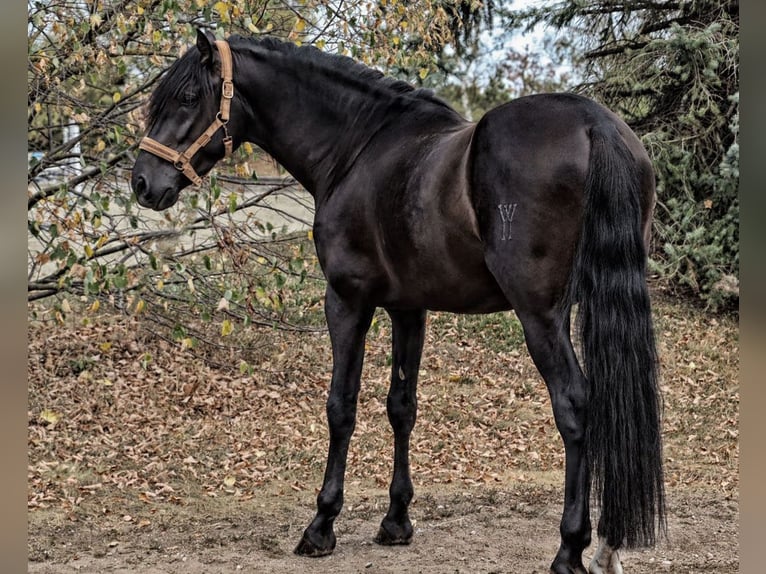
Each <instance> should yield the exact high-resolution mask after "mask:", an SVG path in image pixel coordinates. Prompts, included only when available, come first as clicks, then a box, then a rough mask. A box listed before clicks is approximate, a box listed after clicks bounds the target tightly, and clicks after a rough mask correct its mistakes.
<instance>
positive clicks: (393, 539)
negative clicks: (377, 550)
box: [374, 521, 412, 546]
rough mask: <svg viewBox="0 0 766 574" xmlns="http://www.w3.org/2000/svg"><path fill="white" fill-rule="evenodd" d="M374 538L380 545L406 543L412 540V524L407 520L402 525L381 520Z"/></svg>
mask: <svg viewBox="0 0 766 574" xmlns="http://www.w3.org/2000/svg"><path fill="white" fill-rule="evenodd" d="M374 540H375V543H376V544H380V545H381V546H399V545H407V544H409V543H410V542H412V525H411V524H410V523H409V521H408V522H407V524H406V525H404V526H398V525H396V524H393V523H390V524H386V522H385V521H383V523H382V524H381V525H380V528H379V529H378V534H377V536H375V539H374Z"/></svg>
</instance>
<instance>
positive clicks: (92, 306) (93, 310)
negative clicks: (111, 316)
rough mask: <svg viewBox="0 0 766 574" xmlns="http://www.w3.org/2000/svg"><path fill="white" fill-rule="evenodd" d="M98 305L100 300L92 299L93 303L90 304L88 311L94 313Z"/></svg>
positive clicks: (99, 305)
mask: <svg viewBox="0 0 766 574" xmlns="http://www.w3.org/2000/svg"><path fill="white" fill-rule="evenodd" d="M99 307H101V302H100V301H99V300H98V299H96V300H95V301H93V304H92V305H91V306H90V312H91V313H95V312H96V311H98V308H99Z"/></svg>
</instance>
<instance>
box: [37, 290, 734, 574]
mask: <svg viewBox="0 0 766 574" xmlns="http://www.w3.org/2000/svg"><path fill="white" fill-rule="evenodd" d="M656 314H657V319H656V324H657V330H658V336H659V338H660V341H659V345H660V353H661V356H662V358H663V394H664V401H665V416H664V429H665V431H664V432H665V455H666V479H667V493H668V538H667V540H665V541H663V542H662V543H661V544H660V545H658V547H656V548H654V549H648V550H640V551H623V552H621V557H622V561H623V566H624V568H625V572H626V573H652V572H674V573H690V574H691V573H699V572H717V573H734V572H738V571H739V546H738V524H739V512H738V498H739V497H738V446H737V422H738V401H739V394H738V385H737V373H738V343H737V337H738V326H737V322H736V319H734V318H727V317H711V316H709V315H707V314H706V313H704V312H702V311H700V310H696V309H693V308H691V307H689V306H687V305H684V304H680V303H677V302H674V301H669V300H664V301H663V300H661V301H660V303H659V304H658V305H657V306H656ZM467 321H468V322H467ZM470 321H473V322H470ZM470 321H469V320H464V319H456V318H452V317H450V318H447V317H438V316H437V317H434V318H432V319H431V320H430V322H429V331H428V338H427V344H426V354H425V355H424V359H423V372H422V373H421V384H420V387H421V391H420V414H419V420H418V425H417V426H416V431H415V435H413V448H412V451H413V452H412V458H413V480H414V483H415V489H416V495H415V499H414V501H413V503H412V506H411V517H412V519H413V523H414V525H415V538H414V540H413V542H412V544H411V545H409V546H400V547H381V546H378V545H376V544H374V543H373V542H372V539H373V536H374V535H375V533H376V532H377V528H378V525H379V523H380V520H381V519H382V517H383V514H384V513H385V509H386V504H387V481H388V476H389V473H390V451H391V442H390V439H391V437H390V431H389V430H388V428H387V422H386V420H385V389H386V385H387V377H388V371H387V369H388V367H387V353H388V352H389V344H390V343H389V336H390V333H389V332H388V331H387V326H386V324H385V321H383V320H381V324H380V325H379V327H378V328H376V329H375V330H374V331H373V332H371V334H370V337H369V338H368V349H367V357H368V358H367V362H366V364H365V373H364V375H363V377H364V380H365V385H364V387H363V393H362V395H361V396H360V407H359V423H358V426H357V431H356V433H355V435H354V440H353V442H352V450H351V452H350V455H349V457H350V458H349V474H348V476H347V486H346V497H345V506H344V509H343V511H342V513H341V515H340V517H339V518H338V520H337V522H336V534H337V535H338V545H337V548H336V550H335V553H334V554H333V555H331V556H329V557H324V558H320V559H307V558H301V557H297V556H295V555H293V554H292V549H293V547H294V546H295V544H296V543H297V541H298V540H299V538H300V535H301V532H302V530H303V528H305V526H306V525H307V524H308V522H309V521H310V520H311V517H312V516H313V512H314V498H315V494H316V488H317V487H318V486H319V484H320V481H321V476H322V470H323V463H324V454H325V451H326V436H325V434H326V431H325V427H324V408H323V404H324V399H325V397H326V394H325V393H326V383H327V375H328V373H327V372H325V371H324V370H323V369H322V368H319V366H322V365H324V366H326V365H327V364H328V362H327V361H328V358H329V348H328V344H327V343H328V341H327V337H326V334H324V333H303V334H284V333H275V332H272V333H271V334H269V335H268V337H269V341H268V344H264V345H263V346H262V348H263V356H262V357H261V360H260V362H259V365H260V370H258V371H256V372H254V373H248V374H240V373H238V372H234V373H232V372H231V371H226V370H221V369H220V368H218V367H211V366H210V365H209V364H208V363H206V362H204V361H202V362H195V361H193V360H191V359H189V358H188V357H187V358H185V359H184V357H186V355H184V354H183V352H182V351H180V350H179V348H178V347H177V346H173V345H172V344H170V343H167V342H162V341H158V340H156V338H152V337H151V336H150V335H148V334H147V333H146V331H145V329H144V327H142V325H141V323H140V321H137V320H136V319H134V318H127V319H126V318H119V317H118V318H115V317H103V316H101V317H98V318H96V317H93V318H92V320H90V321H81V322H73V323H71V324H68V325H65V326H58V327H57V328H55V329H52V328H51V325H50V324H49V323H45V321H42V322H40V323H37V322H33V323H31V324H30V331H29V332H30V334H29V384H30V389H29V396H30V405H29V515H28V516H29V534H28V540H29V542H28V560H29V572H31V573H36V574H54V573H56V574H58V573H62V574H67V573H74V572H88V573H91V572H92V573H98V572H114V573H129V572H130V573H132V572H141V573H148V574H159V573H174V572H182V573H185V574H198V573H203V572H204V573H229V572H254V573H272V572H273V573H277V574H279V573H285V574H286V573H290V574H292V573H294V572H333V573H357V572H359V573H366V572H370V573H383V572H392V573H393V572H397V573H398V572H407V573H410V572H413V573H414V572H420V573H424V574H437V573H445V574H448V573H465V574H469V573H487V574H489V573H506V572H508V573H511V572H513V573H525V574H527V573H529V574H532V573H545V572H548V566H549V564H550V561H551V560H552V558H553V556H554V554H555V552H556V549H557V546H558V542H559V539H558V522H559V519H560V512H561V506H562V483H563V472H562V468H563V464H562V463H563V456H562V452H561V447H560V444H559V439H558V437H557V436H556V433H555V427H554V426H553V423H552V420H551V416H550V405H549V403H548V400H547V396H546V393H545V390H544V386H543V385H542V382H541V381H540V380H539V377H538V376H537V375H536V372H535V370H534V367H533V366H532V365H531V362H530V361H529V359H528V357H527V355H526V353H525V351H524V349H523V347H521V346H518V343H519V341H518V333H516V334H515V335H513V332H514V329H515V327H514V325H513V324H512V323H509V322H508V320H507V319H503V318H499V317H493V318H485V319H472V320H470ZM476 321H482V322H479V323H477V322H476ZM501 331H502V332H508V333H509V335H508V337H507V338H506V340H504V341H503V343H504V345H505V346H506V349H507V350H499V349H498V348H496V346H495V345H496V342H497V341H496V340H497V337H496V336H495V335H496V334H497V333H498V332H501ZM514 337H515V339H514ZM508 347H510V349H508ZM148 351H151V361H149V359H148V358H147V357H148ZM593 520H594V522H595V520H596V517H595V516H594V517H593ZM593 550H594V546H591V548H589V549H588V550H586V552H585V556H586V560H587V559H589V558H590V555H591V553H592V552H593Z"/></svg>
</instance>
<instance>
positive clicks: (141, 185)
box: [130, 175, 147, 197]
mask: <svg viewBox="0 0 766 574" xmlns="http://www.w3.org/2000/svg"><path fill="white" fill-rule="evenodd" d="M130 184H131V185H130V186H131V187H132V188H133V191H134V192H135V194H136V195H137V196H139V197H140V196H141V195H143V193H144V192H145V191H146V187H147V185H146V178H145V177H144V176H143V175H139V176H134V177H133V178H132V179H131V182H130Z"/></svg>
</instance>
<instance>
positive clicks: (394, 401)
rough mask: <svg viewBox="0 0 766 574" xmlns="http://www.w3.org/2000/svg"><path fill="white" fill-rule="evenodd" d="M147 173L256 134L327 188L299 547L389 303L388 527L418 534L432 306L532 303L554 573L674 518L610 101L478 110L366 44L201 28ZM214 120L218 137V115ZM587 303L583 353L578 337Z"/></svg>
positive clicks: (191, 169) (351, 419) (327, 526)
mask: <svg viewBox="0 0 766 574" xmlns="http://www.w3.org/2000/svg"><path fill="white" fill-rule="evenodd" d="M148 126H149V129H148V136H149V137H147V138H145V139H144V140H143V142H142V143H141V148H142V149H143V150H144V151H143V152H140V153H139V154H138V157H137V159H136V163H135V167H134V168H133V174H132V179H131V185H132V187H133V190H134V191H135V194H136V197H137V199H138V202H139V203H140V204H141V205H142V206H144V207H149V208H152V209H155V210H162V209H165V208H167V207H170V206H171V205H173V204H174V203H175V202H176V200H177V198H178V194H179V192H180V191H181V189H183V188H184V187H186V186H187V185H189V184H190V183H192V182H195V183H199V181H201V180H200V175H198V174H203V175H204V174H206V173H207V172H208V171H209V170H210V169H211V168H212V167H213V166H214V165H215V163H216V162H217V161H218V160H220V159H221V158H223V157H224V156H225V155H226V154H227V153H228V152H229V151H230V150H231V149H233V148H236V147H237V146H239V145H240V144H242V143H243V142H245V141H248V142H253V143H255V144H257V145H258V146H260V147H261V148H263V149H264V150H265V151H267V152H268V153H269V154H271V155H272V156H273V157H274V158H275V159H276V160H277V161H279V163H280V164H282V165H283V166H284V167H285V168H286V169H287V170H288V171H289V172H290V173H292V174H293V175H294V176H295V178H296V179H297V180H298V181H299V182H301V184H303V186H305V188H306V189H307V190H308V191H309V192H310V193H311V194H312V195H313V197H314V200H315V206H316V215H315V221H314V240H315V242H316V251H317V254H318V257H319V262H320V264H321V266H322V269H323V271H324V274H325V277H326V279H327V293H326V300H325V311H326V316H327V325H328V328H329V332H330V338H331V341H332V355H333V366H332V383H331V386H330V392H329V398H328V400H327V418H328V422H329V434H330V446H329V454H328V459H327V469H326V472H325V475H324V483H323V485H322V489H321V492H320V493H319V496H318V498H317V507H318V510H317V513H316V516H315V518H314V520H313V521H312V522H311V524H310V525H309V526H308V528H307V529H306V530H305V532H304V534H303V537H302V539H301V541H300V543H299V544H298V546H297V548H296V549H295V552H296V553H298V554H301V555H306V556H321V555H325V554H329V553H331V552H332V551H333V548H334V547H335V535H334V533H333V523H334V521H335V519H336V517H337V516H338V514H339V512H340V510H341V507H342V506H343V481H344V474H345V470H346V455H347V452H348V446H349V441H350V439H351V434H352V432H353V430H354V425H355V417H356V402H357V396H358V393H359V385H360V373H361V370H362V361H363V357H364V339H365V336H366V333H367V330H368V328H369V326H370V322H371V319H372V316H373V312H374V310H375V309H376V308H377V307H382V308H385V309H386V311H387V312H388V314H389V315H390V317H391V321H392V325H393V361H392V366H391V387H390V391H389V394H388V399H387V408H388V418H389V421H390V423H391V426H392V427H393V431H394V447H395V449H394V469H393V479H392V481H391V487H390V506H389V509H388V512H387V513H386V515H385V517H384V519H383V521H382V524H381V526H380V530H379V532H378V534H377V536H376V538H375V540H376V541H377V542H378V543H380V544H408V543H410V541H411V539H412V535H413V529H412V525H411V523H410V519H409V517H408V510H407V508H408V505H409V502H410V500H411V499H412V496H413V486H412V481H411V479H410V467H409V440H410V433H411V431H412V428H413V425H414V423H415V415H416V408H417V396H416V384H417V377H418V367H419V364H420V357H421V352H422V348H423V337H424V331H425V320H426V310H428V309H430V310H440V311H451V312H456V313H488V312H494V311H501V310H508V309H514V310H515V312H516V314H517V316H518V318H519V320H520V321H521V324H522V326H523V328H524V335H525V338H526V343H527V347H528V349H529V352H530V354H531V356H532V358H533V360H534V362H535V364H536V366H537V368H538V369H539V371H540V373H541V375H542V377H543V378H544V379H545V383H546V385H547V388H548V391H549V393H550V397H551V403H552V405H553V413H554V416H555V420H556V425H557V427H558V430H559V432H560V434H561V437H562V439H563V442H564V449H565V455H566V478H565V485H564V510H563V516H562V519H561V526H560V530H561V545H560V547H559V550H558V553H557V554H556V557H555V559H554V561H553V564H552V565H551V570H552V571H553V572H557V573H559V572H561V573H564V572H566V573H573V572H574V573H578V574H582V573H585V572H586V570H585V568H584V566H583V563H582V552H583V550H584V549H585V548H586V547H587V546H588V545H589V544H590V538H591V522H590V511H589V498H590V494H591V488H593V490H594V498H595V500H596V502H597V504H598V506H599V507H600V511H601V515H600V519H599V521H598V535H599V537H600V544H599V547H598V550H597V551H596V553H595V556H594V557H593V560H592V561H591V564H590V572H592V573H611V574H615V573H618V572H621V571H622V568H621V566H620V561H619V558H618V555H617V552H616V550H617V549H618V548H620V547H623V546H625V547H637V546H646V545H653V544H654V543H655V541H656V539H657V537H658V535H659V534H660V533H662V531H663V530H664V527H665V520H664V516H665V514H664V491H663V478H662V452H661V451H662V449H661V436H660V420H659V419H660V412H659V411H660V399H659V397H658V390H657V386H658V383H657V376H658V375H657V354H656V350H655V343H654V335H653V328H652V320H651V311H650V301H649V296H648V291H647V286H646V279H645V273H646V272H645V268H646V257H647V243H648V238H649V230H650V225H651V223H650V222H651V214H652V210H653V207H654V202H655V189H654V175H653V171H652V167H651V164H650V161H649V158H648V156H647V154H646V152H645V150H644V149H643V147H642V145H641V143H640V142H639V140H638V138H637V137H636V136H635V134H634V133H633V132H632V131H631V130H630V129H629V128H628V126H627V125H626V124H625V123H624V122H623V121H621V120H620V119H619V118H618V117H617V116H616V115H615V114H614V113H612V112H610V111H609V110H607V109H606V108H604V107H602V106H601V105H599V104H596V103H595V102H593V101H591V100H588V99H586V98H584V97H580V96H577V95H573V94H548V95H537V96H531V97H525V98H519V99H517V100H514V101H512V102H509V103H507V104H505V105H502V106H500V107H498V108H495V109H493V110H492V111H490V112H488V113H487V114H486V115H485V116H484V117H483V118H482V119H481V120H480V121H479V122H478V123H472V122H468V121H466V120H465V119H464V118H462V117H461V116H460V115H459V114H458V113H457V112H455V111H454V110H453V109H452V108H451V107H450V106H448V105H447V104H446V103H445V102H443V101H442V100H440V99H439V98H437V97H435V96H434V95H433V94H432V93H431V92H430V91H426V90H418V89H414V88H413V87H412V86H410V85H409V84H407V83H404V82H401V81H396V80H393V79H391V78H387V77H384V76H383V75H382V74H380V73H379V72H377V71H374V70H371V69H369V68H367V67H365V66H363V65H361V64H358V63H356V62H354V61H353V60H351V59H349V58H345V57H340V56H336V55H329V54H325V53H322V52H321V51H319V50H316V49H314V48H307V47H301V48H298V47H296V46H294V45H291V44H287V43H282V42H278V41H275V40H270V39H260V40H259V39H252V38H244V37H238V36H233V37H231V38H229V39H228V41H221V40H219V41H216V40H215V39H214V38H213V37H212V36H210V35H209V34H206V33H203V32H199V33H198V37H197V43H196V46H195V47H191V48H190V49H189V50H188V51H187V52H186V53H185V54H184V55H183V56H182V57H181V58H179V59H178V60H177V61H176V62H175V63H174V64H173V65H172V67H171V68H170V69H169V70H168V71H167V73H166V74H165V76H164V78H163V79H162V81H161V82H160V83H159V85H158V86H157V88H156V90H155V91H154V93H153V95H152V97H151V101H150V104H149V109H148ZM200 134H202V135H200ZM575 303H579V321H578V326H579V329H578V335H579V338H580V339H581V343H582V352H581V356H582V362H583V368H582V369H581V367H580V363H579V362H578V358H577V356H576V354H575V351H574V350H573V345H572V342H571V339H570V311H571V308H572V306H573V305H574V304H575Z"/></svg>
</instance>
